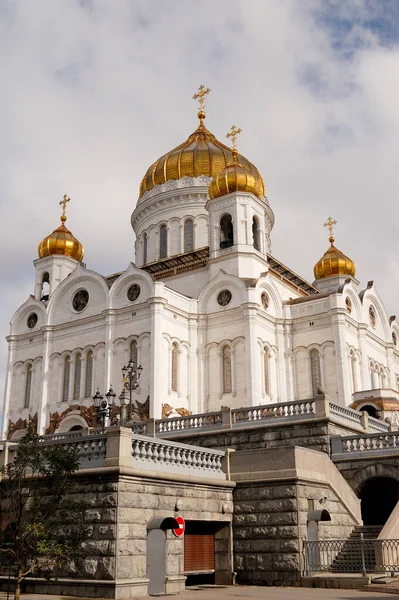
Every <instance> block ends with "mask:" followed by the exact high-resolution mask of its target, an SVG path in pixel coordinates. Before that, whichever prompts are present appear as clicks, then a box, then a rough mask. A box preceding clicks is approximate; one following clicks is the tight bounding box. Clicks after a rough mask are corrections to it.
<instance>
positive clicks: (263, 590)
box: [0, 585, 399, 600]
mask: <svg viewBox="0 0 399 600" xmlns="http://www.w3.org/2000/svg"><path fill="white" fill-rule="evenodd" d="M397 591H398V594H397V595H392V592H391V593H390V594H384V593H382V592H380V591H377V590H373V589H371V590H370V591H367V592H361V591H359V590H331V589H324V588H317V589H316V588H300V587H296V588H287V587H267V586H265V587H263V586H262V587H257V586H241V585H237V586H234V587H226V588H222V587H220V588H217V589H216V588H212V587H210V588H198V589H189V590H186V591H185V592H183V593H181V594H178V595H174V596H162V598H163V600H236V599H237V600H252V599H256V598H262V600H359V599H361V598H362V599H364V600H384V599H385V600H393V598H395V597H397V598H399V588H397ZM4 598H6V594H4V593H2V592H0V599H1V600H3V599H4ZM12 598H13V595H12V594H10V600H12ZM144 598H148V599H149V600H150V598H151V596H144V597H143V596H141V597H140V598H137V599H136V600H144ZM21 600H83V599H78V598H72V597H71V596H69V597H66V596H55V595H54V596H53V595H52V596H50V595H49V596H46V595H43V594H22V595H21ZM84 600H91V599H88V598H85V599H84ZM131 600H135V599H133V598H132V599H131Z"/></svg>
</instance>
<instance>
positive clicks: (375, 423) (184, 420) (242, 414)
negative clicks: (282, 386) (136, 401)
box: [132, 394, 390, 437]
mask: <svg viewBox="0 0 399 600" xmlns="http://www.w3.org/2000/svg"><path fill="white" fill-rule="evenodd" d="M316 418H328V419H329V420H331V421H333V422H335V423H337V424H339V425H343V426H347V427H349V428H351V429H352V430H355V431H359V432H384V431H389V429H390V426H389V424H388V423H385V422H384V421H381V420H379V419H374V418H372V417H369V416H368V414H367V413H365V412H361V411H358V410H354V409H352V408H349V407H347V406H341V405H339V404H335V403H334V402H330V401H329V400H328V398H326V397H325V396H324V395H322V394H320V395H319V396H315V397H314V398H310V399H307V400H293V401H292V402H279V403H276V404H262V405H259V406H248V407H244V408H234V409H230V408H228V407H223V408H222V409H221V410H220V411H215V412H209V413H202V414H197V415H189V416H185V417H170V418H167V419H157V420H154V419H150V420H149V421H146V422H145V423H134V424H133V425H132V429H133V432H134V433H137V434H139V435H149V436H154V437H171V436H172V437H175V436H176V435H180V434H181V435H187V434H189V433H193V434H197V433H200V432H206V431H217V430H219V429H234V428H238V427H240V428H242V427H249V426H251V427H252V426H257V425H259V426H267V425H275V424H277V423H284V422H295V421H299V420H308V419H316Z"/></svg>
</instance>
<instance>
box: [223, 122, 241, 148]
mask: <svg viewBox="0 0 399 600" xmlns="http://www.w3.org/2000/svg"><path fill="white" fill-rule="evenodd" d="M241 132H242V129H241V128H237V127H236V126H235V125H233V126H232V128H231V129H230V131H229V133H227V134H226V137H227V138H228V139H230V138H231V146H232V149H233V150H237V136H238V135H240V133H241Z"/></svg>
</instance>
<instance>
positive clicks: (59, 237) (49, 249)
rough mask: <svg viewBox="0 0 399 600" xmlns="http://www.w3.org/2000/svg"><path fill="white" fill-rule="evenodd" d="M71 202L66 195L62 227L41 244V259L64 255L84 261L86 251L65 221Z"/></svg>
mask: <svg viewBox="0 0 399 600" xmlns="http://www.w3.org/2000/svg"><path fill="white" fill-rule="evenodd" d="M69 201H70V198H68V197H67V196H66V195H65V196H64V198H63V200H61V202H60V204H61V205H62V215H61V217H60V218H61V225H60V226H59V227H58V228H57V229H54V231H53V232H52V233H50V235H48V236H47V237H45V238H44V240H42V241H41V242H40V244H39V246H38V249H37V251H38V254H39V258H44V257H45V256H52V255H53V254H62V255H63V256H70V257H71V258H74V259H75V260H77V261H79V262H80V261H81V260H82V259H83V256H84V249H83V246H82V244H81V243H80V242H79V240H77V239H76V238H75V236H74V235H73V234H72V233H71V232H70V231H69V229H67V227H65V221H66V219H67V218H66V215H65V209H66V204H67V202H69Z"/></svg>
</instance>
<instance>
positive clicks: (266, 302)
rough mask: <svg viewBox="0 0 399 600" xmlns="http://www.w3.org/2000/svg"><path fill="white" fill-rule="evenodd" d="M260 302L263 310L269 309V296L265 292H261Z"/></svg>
mask: <svg viewBox="0 0 399 600" xmlns="http://www.w3.org/2000/svg"><path fill="white" fill-rule="evenodd" d="M261 300H262V306H263V308H269V296H268V295H267V294H266V292H262V296H261Z"/></svg>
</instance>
